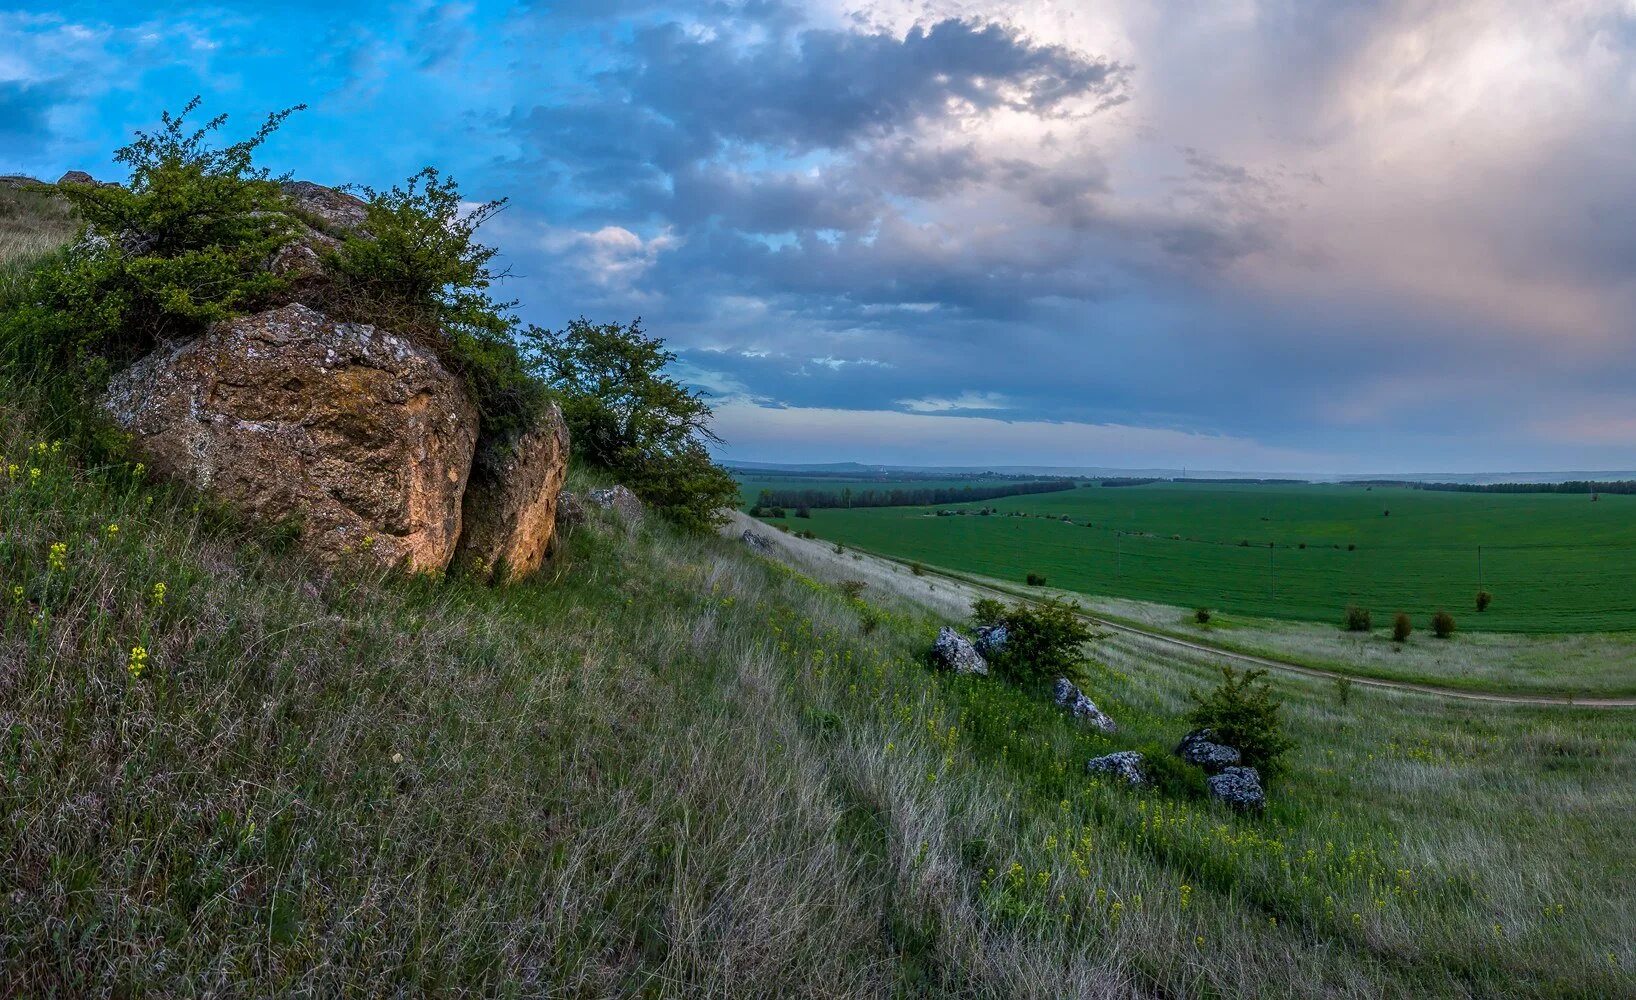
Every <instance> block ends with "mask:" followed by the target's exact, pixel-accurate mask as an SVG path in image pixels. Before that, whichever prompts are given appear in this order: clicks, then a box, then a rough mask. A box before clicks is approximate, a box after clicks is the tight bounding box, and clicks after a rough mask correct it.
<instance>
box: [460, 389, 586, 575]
mask: <svg viewBox="0 0 1636 1000" xmlns="http://www.w3.org/2000/svg"><path fill="white" fill-rule="evenodd" d="M567 476H568V425H567V424H566V423H565V422H563V419H562V410H560V409H559V408H558V407H557V405H556V404H555V403H553V404H551V406H550V408H549V409H548V410H547V411H546V412H545V413H544V414H543V415H542V416H541V417H540V419H539V420H538V421H537V422H536V424H535V425H534V427H532V428H530V429H529V430H528V432H527V433H525V434H522V435H520V436H519V437H518V438H517V439H516V440H515V441H513V442H511V443H510V444H509V445H508V446H506V447H505V448H504V449H501V450H500V451H499V452H498V453H497V454H492V455H489V454H485V455H480V456H479V457H478V459H477V461H476V462H475V463H473V466H472V472H471V479H470V481H469V482H468V483H467V484H466V494H465V499H464V501H463V503H462V513H461V521H462V526H461V532H460V546H459V549H458V550H457V553H456V556H455V558H456V559H457V561H458V564H459V565H460V566H461V568H462V569H470V570H472V571H474V572H475V573H477V574H478V575H480V576H482V577H484V578H486V579H490V580H494V581H495V582H500V583H509V582H511V581H514V580H520V579H522V578H523V577H525V576H530V575H532V574H533V573H535V572H537V571H538V570H539V568H540V566H542V565H543V564H544V563H545V559H546V556H547V554H548V553H549V552H550V550H551V540H552V537H553V536H554V535H555V533H556V530H557V496H558V494H559V493H561V491H562V483H563V480H564V479H566V478H567Z"/></svg>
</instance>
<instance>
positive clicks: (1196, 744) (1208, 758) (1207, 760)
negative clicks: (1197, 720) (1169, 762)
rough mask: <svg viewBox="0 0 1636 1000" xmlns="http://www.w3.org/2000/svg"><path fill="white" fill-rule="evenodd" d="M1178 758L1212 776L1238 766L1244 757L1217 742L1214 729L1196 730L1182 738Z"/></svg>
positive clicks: (1177, 749)
mask: <svg viewBox="0 0 1636 1000" xmlns="http://www.w3.org/2000/svg"><path fill="white" fill-rule="evenodd" d="M1176 756H1178V757H1180V758H1181V759H1182V760H1185V761H1187V762H1188V763H1189V764H1192V765H1194V766H1196V767H1202V768H1204V769H1205V770H1206V771H1208V772H1210V773H1211V774H1215V773H1216V772H1218V771H1220V770H1221V769H1223V768H1227V767H1232V766H1233V765H1235V764H1237V763H1238V762H1239V761H1240V760H1241V759H1242V755H1241V754H1240V753H1239V752H1238V751H1237V750H1235V749H1234V748H1232V747H1230V746H1227V745H1226V744H1223V743H1218V742H1216V733H1215V730H1213V729H1195V730H1193V731H1192V732H1190V733H1188V734H1187V735H1186V736H1183V737H1182V741H1181V743H1180V744H1179V745H1178V746H1177V747H1176Z"/></svg>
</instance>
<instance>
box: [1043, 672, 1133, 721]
mask: <svg viewBox="0 0 1636 1000" xmlns="http://www.w3.org/2000/svg"><path fill="white" fill-rule="evenodd" d="M1051 694H1052V697H1053V698H1055V699H1056V703H1057V705H1059V706H1060V707H1062V708H1066V709H1067V710H1068V714H1070V715H1072V716H1073V717H1074V719H1075V721H1082V722H1088V723H1090V724H1091V725H1093V726H1095V727H1096V728H1098V729H1100V730H1102V731H1103V732H1104V733H1112V732H1116V731H1117V730H1118V729H1119V727H1118V725H1116V724H1115V723H1114V721H1113V720H1112V719H1110V718H1108V716H1107V714H1106V713H1104V712H1103V711H1102V710H1101V709H1100V708H1097V707H1096V702H1094V701H1092V700H1091V699H1089V698H1087V697H1085V692H1083V691H1081V690H1080V689H1079V685H1077V684H1075V683H1074V682H1073V681H1071V680H1069V679H1068V678H1066V677H1058V678H1057V683H1056V686H1055V687H1053V688H1052V691H1051Z"/></svg>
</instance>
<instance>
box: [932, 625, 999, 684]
mask: <svg viewBox="0 0 1636 1000" xmlns="http://www.w3.org/2000/svg"><path fill="white" fill-rule="evenodd" d="M932 657H933V658H934V659H935V660H936V661H937V663H938V665H939V666H941V667H942V668H943V669H945V670H952V671H954V672H955V673H957V674H983V675H986V674H987V673H988V663H987V661H985V660H984V659H983V656H982V654H981V653H979V652H977V647H975V646H973V645H972V644H971V641H970V640H969V639H967V638H966V637H965V636H963V635H961V634H960V633H959V632H956V631H955V630H954V629H952V628H950V627H949V626H947V625H945V626H943V627H942V628H941V629H938V631H937V642H936V644H935V645H933V647H932Z"/></svg>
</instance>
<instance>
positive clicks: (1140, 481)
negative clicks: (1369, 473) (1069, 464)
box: [1102, 476, 1312, 486]
mask: <svg viewBox="0 0 1636 1000" xmlns="http://www.w3.org/2000/svg"><path fill="white" fill-rule="evenodd" d="M1311 482H1312V480H1310V479H1161V478H1159V477H1157V476H1154V477H1150V478H1143V477H1140V476H1116V477H1114V478H1112V479H1104V480H1102V485H1103V486H1150V485H1152V484H1153V483H1198V484H1200V485H1203V486H1305V485H1307V484H1309V483H1311Z"/></svg>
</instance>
